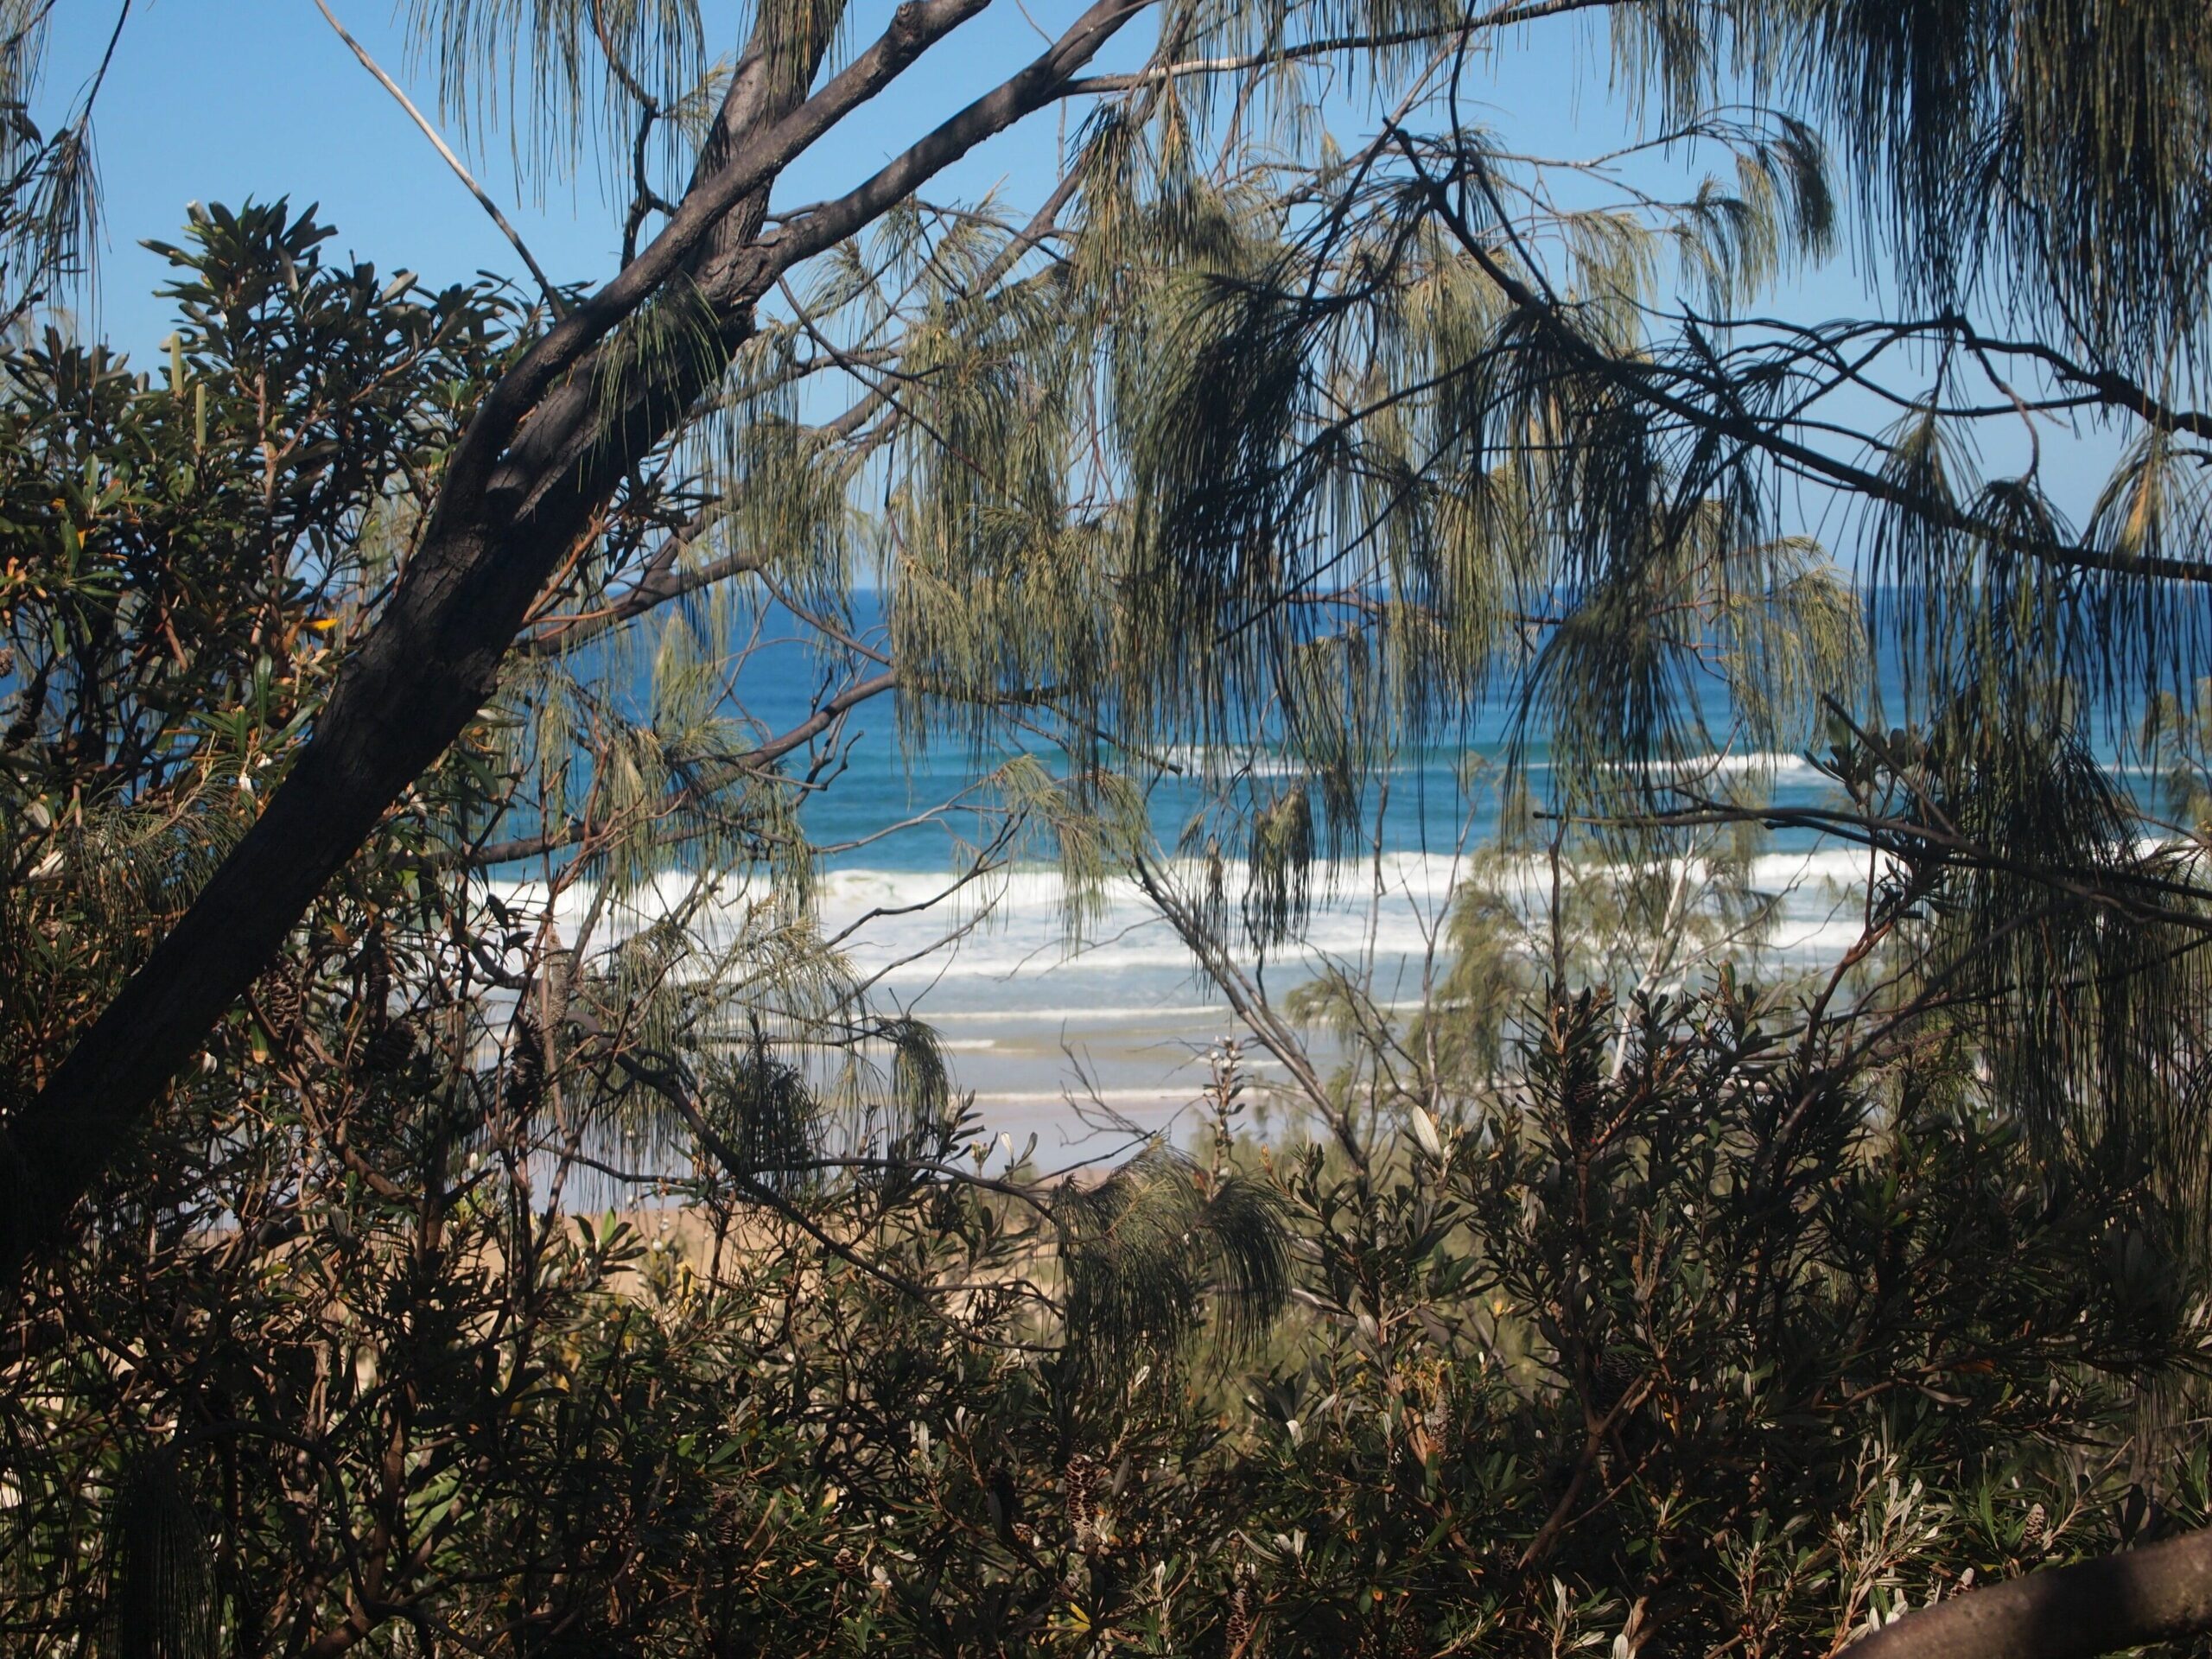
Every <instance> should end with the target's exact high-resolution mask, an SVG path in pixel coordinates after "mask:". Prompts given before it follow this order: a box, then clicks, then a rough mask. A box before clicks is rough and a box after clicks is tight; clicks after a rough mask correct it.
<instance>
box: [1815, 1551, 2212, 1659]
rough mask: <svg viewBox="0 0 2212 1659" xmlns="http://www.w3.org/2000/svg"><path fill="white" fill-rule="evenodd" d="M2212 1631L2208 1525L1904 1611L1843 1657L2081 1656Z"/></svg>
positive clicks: (2017, 1658) (1969, 1658) (1988, 1658)
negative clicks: (2168, 1539)
mask: <svg viewBox="0 0 2212 1659" xmlns="http://www.w3.org/2000/svg"><path fill="white" fill-rule="evenodd" d="M2206 1630H2212V1531H2204V1532H2193V1533H2190V1535H2188V1536H2186V1537H2183V1538H2176V1539H2172V1540H2170V1541H2167V1542H2165V1543H2163V1544H2151V1545H2146V1546H2145V1548H2141V1549H2129V1550H2123V1551H2121V1552H2120V1554H2117V1555H2107V1556H2106V1557H2105V1558H2104V1559H2103V1560H2095V1561H2084V1562H2082V1564H2080V1565H2079V1566H2075V1567H2050V1568H2047V1569H2045V1570H2044V1571H2043V1572H2040V1573H2029V1574H2027V1575H2026V1576H2025V1577H2024V1578H2018V1579H2013V1580H2009V1581H2008V1582H2006V1583H2004V1584H1994V1585H1992V1586H1989V1587H1988V1588H1987V1589H1986V1590H1974V1591H1970V1592H1967V1594H1964V1595H1961V1596H1955V1597H1954V1598H1952V1599H1950V1600H1948V1601H1945V1602H1941V1603H1938V1604H1937V1605H1936V1606H1933V1607H1928V1608H1923V1609H1922V1610H1921V1611H1918V1612H1914V1613H1907V1614H1906V1615H1905V1616H1904V1618H1901V1619H1899V1620H1897V1623H1896V1624H1890V1625H1885V1626H1884V1627H1883V1628H1882V1629H1881V1630H1877V1631H1875V1632H1874V1633H1873V1634H1872V1636H1868V1637H1862V1638H1861V1639H1860V1640H1859V1641H1857V1642H1854V1643H1852V1644H1851V1646H1850V1647H1848V1648H1847V1649H1844V1651H1845V1653H1846V1654H1847V1655H1848V1656H1849V1659H2088V1656H2090V1655H2092V1654H2101V1653H2114V1652H2118V1651H2119V1650H2120V1649H2124V1648H2134V1647H2141V1646H2143V1645H2145V1643H2152V1642H2170V1641H2173V1640H2175V1639H2176V1638H2177V1637H2186V1636H2195V1635H2198V1634H2201V1633H2202V1632H2203V1631H2206Z"/></svg>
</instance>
